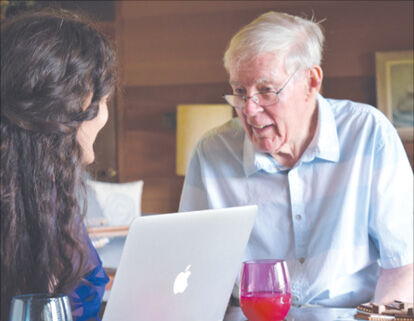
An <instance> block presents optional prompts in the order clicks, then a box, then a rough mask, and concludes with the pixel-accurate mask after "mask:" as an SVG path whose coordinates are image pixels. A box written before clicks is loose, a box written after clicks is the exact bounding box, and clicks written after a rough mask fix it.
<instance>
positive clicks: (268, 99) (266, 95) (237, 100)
mask: <svg viewBox="0 0 414 321" xmlns="http://www.w3.org/2000/svg"><path fill="white" fill-rule="evenodd" d="M297 71H298V69H296V70H295V72H294V73H293V74H292V75H291V76H290V77H289V78H288V80H286V82H285V83H284V84H283V86H282V87H281V88H280V89H279V90H278V91H268V92H263V93H262V92H258V93H256V94H253V95H251V96H243V95H230V94H229V95H223V98H224V99H225V100H226V101H227V103H228V104H229V105H230V106H232V107H234V108H236V109H243V108H244V107H245V106H246V103H247V101H248V100H249V99H252V100H253V101H254V103H255V104H257V105H259V106H261V107H267V106H271V105H274V104H277V103H278V102H279V94H280V93H281V92H282V90H283V89H284V88H285V87H286V85H287V84H288V83H289V81H290V80H291V79H292V78H293V76H294V75H295V74H296V72H297Z"/></svg>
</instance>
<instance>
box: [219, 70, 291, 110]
mask: <svg viewBox="0 0 414 321" xmlns="http://www.w3.org/2000/svg"><path fill="white" fill-rule="evenodd" d="M298 70H299V68H297V69H296V70H295V71H294V72H293V73H292V75H290V77H289V78H288V79H287V80H286V81H285V83H284V84H283V85H282V87H281V88H280V89H279V90H277V91H274V90H272V91H268V92H266V93H261V92H260V91H259V92H257V93H255V94H253V95H251V96H246V95H233V94H223V95H222V97H223V98H224V100H225V101H226V102H227V103H228V104H229V102H228V101H227V99H226V96H234V97H241V98H242V100H243V101H244V106H243V107H236V106H232V105H231V104H229V105H230V106H232V107H233V108H235V109H238V110H242V109H243V108H244V107H246V104H247V101H248V100H249V99H250V98H253V97H254V96H256V95H262V94H268V93H274V94H276V98H277V99H279V94H280V93H281V92H282V90H283V89H285V87H286V86H287V84H288V83H289V81H290V80H291V79H292V78H293V76H294V75H295V74H296V72H297V71H298ZM253 102H254V103H255V104H256V105H258V106H260V107H268V106H271V105H273V104H276V103H278V102H279V100H277V101H276V102H275V103H273V104H271V105H266V106H263V105H259V104H258V102H256V101H255V100H253Z"/></svg>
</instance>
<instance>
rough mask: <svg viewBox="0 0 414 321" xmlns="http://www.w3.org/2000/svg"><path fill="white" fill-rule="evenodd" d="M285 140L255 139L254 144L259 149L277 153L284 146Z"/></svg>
mask: <svg viewBox="0 0 414 321" xmlns="http://www.w3.org/2000/svg"><path fill="white" fill-rule="evenodd" d="M283 145H284V142H283V141H282V140H280V139H277V138H276V139H270V138H266V139H260V140H258V139H255V141H254V146H255V148H256V150H257V151H260V152H262V153H268V154H270V155H275V154H277V153H278V152H279V151H280V150H281V149H282V147H283Z"/></svg>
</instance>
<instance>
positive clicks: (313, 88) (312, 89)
mask: <svg viewBox="0 0 414 321" xmlns="http://www.w3.org/2000/svg"><path fill="white" fill-rule="evenodd" d="M322 79H323V71H322V68H321V67H320V66H318V65H315V66H312V67H311V68H309V71H308V90H309V94H312V93H314V94H315V95H316V94H317V93H318V92H319V90H320V89H321V85H322Z"/></svg>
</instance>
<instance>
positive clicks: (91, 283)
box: [68, 236, 109, 321]
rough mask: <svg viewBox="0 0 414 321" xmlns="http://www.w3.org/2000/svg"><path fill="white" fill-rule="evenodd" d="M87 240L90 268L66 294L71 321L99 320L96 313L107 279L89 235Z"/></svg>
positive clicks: (97, 312)
mask: <svg viewBox="0 0 414 321" xmlns="http://www.w3.org/2000/svg"><path fill="white" fill-rule="evenodd" d="M87 242H88V247H89V252H90V256H89V262H88V266H91V267H92V269H91V270H90V272H89V273H88V274H87V275H86V276H85V278H84V279H82V280H80V281H79V284H78V285H77V287H76V288H75V290H74V291H73V292H72V293H70V294H69V295H68V296H69V300H70V305H71V308H72V316H73V321H87V320H98V321H100V320H101V319H100V317H99V315H98V314H99V310H100V309H101V303H102V298H103V294H104V292H105V285H106V284H107V283H108V281H109V278H108V275H107V274H106V273H105V270H104V268H103V266H102V261H101V260H100V258H99V256H98V253H97V252H96V249H95V247H94V246H93V244H92V242H91V240H90V238H89V236H87Z"/></svg>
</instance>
